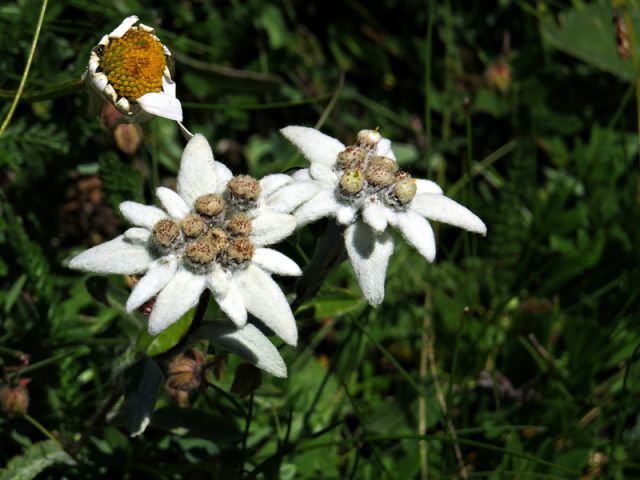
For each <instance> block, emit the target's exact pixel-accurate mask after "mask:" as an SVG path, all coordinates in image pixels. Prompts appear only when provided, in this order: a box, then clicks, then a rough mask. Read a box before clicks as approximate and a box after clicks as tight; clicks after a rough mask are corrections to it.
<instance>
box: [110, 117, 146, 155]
mask: <svg viewBox="0 0 640 480" xmlns="http://www.w3.org/2000/svg"><path fill="white" fill-rule="evenodd" d="M113 138H114V140H115V141H116V145H117V146H118V148H119V149H120V151H122V152H124V153H126V154H127V155H133V154H134V153H136V152H137V151H138V147H140V143H142V127H141V126H140V125H139V124H137V123H121V124H120V125H118V126H117V127H116V128H115V130H114V131H113Z"/></svg>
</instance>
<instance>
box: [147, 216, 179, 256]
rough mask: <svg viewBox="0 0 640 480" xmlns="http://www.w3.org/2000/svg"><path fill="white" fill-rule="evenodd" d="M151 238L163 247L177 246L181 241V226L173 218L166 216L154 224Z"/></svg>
mask: <svg viewBox="0 0 640 480" xmlns="http://www.w3.org/2000/svg"><path fill="white" fill-rule="evenodd" d="M151 238H152V239H153V242H154V243H155V244H156V246H158V247H159V248H161V249H167V248H172V247H175V246H176V245H177V244H178V243H179V242H180V227H178V224H177V223H176V222H174V221H173V220H169V219H168V218H165V219H163V220H160V221H159V222H158V223H156V224H155V225H154V226H153V230H152V231H151Z"/></svg>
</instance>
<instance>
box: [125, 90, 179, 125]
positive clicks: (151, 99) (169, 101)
mask: <svg viewBox="0 0 640 480" xmlns="http://www.w3.org/2000/svg"><path fill="white" fill-rule="evenodd" d="M136 101H137V102H138V103H139V104H140V107H142V109H143V110H144V111H145V112H147V113H151V114H152V115H157V116H158V117H164V118H168V119H169V120H175V121H176V122H182V105H181V104H180V100H178V99H177V98H176V97H173V96H171V95H169V94H167V93H164V92H150V93H145V94H144V95H142V96H141V97H140V98H137V99H136Z"/></svg>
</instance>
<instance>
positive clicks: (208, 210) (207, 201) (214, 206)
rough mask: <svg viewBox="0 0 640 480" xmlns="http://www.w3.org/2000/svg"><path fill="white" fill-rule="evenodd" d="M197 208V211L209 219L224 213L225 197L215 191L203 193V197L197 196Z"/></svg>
mask: <svg viewBox="0 0 640 480" xmlns="http://www.w3.org/2000/svg"><path fill="white" fill-rule="evenodd" d="M195 208H196V212H198V213H199V214H200V215H203V216H204V217H205V219H207V220H209V219H211V218H213V217H216V216H218V215H220V214H221V213H222V211H223V210H224V199H223V198H222V197H221V196H220V195H216V194H215V193H210V194H208V195H202V196H201V197H198V198H196V202H195Z"/></svg>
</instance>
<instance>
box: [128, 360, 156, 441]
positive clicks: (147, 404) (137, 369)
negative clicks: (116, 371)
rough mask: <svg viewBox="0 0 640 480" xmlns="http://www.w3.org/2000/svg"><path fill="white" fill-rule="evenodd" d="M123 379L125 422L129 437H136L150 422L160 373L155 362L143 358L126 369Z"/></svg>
mask: <svg viewBox="0 0 640 480" xmlns="http://www.w3.org/2000/svg"><path fill="white" fill-rule="evenodd" d="M124 378H125V388H124V416H125V422H126V424H127V430H129V433H130V434H131V436H132V437H137V436H138V435H140V434H141V433H142V432H144V431H145V430H146V428H147V426H148V425H149V422H150V420H151V414H152V413H153V408H154V407H155V405H156V397H157V396H158V390H159V389H160V385H161V384H162V379H163V377H162V371H161V370H160V367H159V366H158V364H157V363H156V362H155V361H153V360H152V359H150V358H149V357H147V356H144V357H142V358H141V359H140V360H138V362H136V363H135V364H134V365H132V366H131V367H129V368H127V370H126V371H125V372H124Z"/></svg>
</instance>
